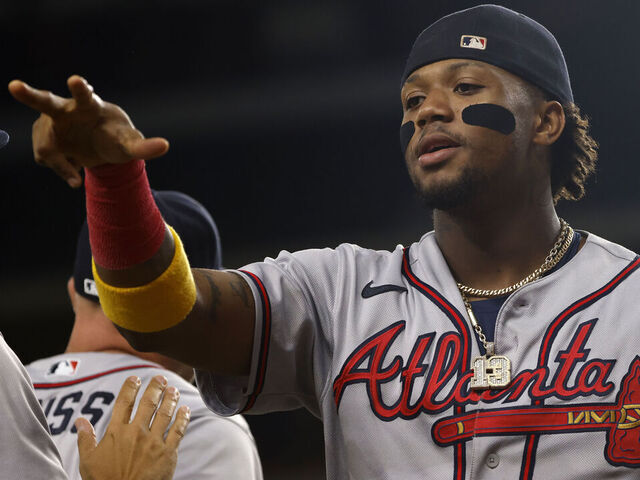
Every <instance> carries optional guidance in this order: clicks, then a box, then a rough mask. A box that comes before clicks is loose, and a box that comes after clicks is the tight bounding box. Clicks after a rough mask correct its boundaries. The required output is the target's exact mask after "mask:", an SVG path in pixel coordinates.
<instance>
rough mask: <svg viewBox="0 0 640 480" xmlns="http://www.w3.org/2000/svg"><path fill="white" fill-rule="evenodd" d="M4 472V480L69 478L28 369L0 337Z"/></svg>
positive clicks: (0, 449)
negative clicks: (10, 479) (7, 479)
mask: <svg viewBox="0 0 640 480" xmlns="http://www.w3.org/2000/svg"><path fill="white" fill-rule="evenodd" d="M0 374H1V375H2V385H0V405H2V408H1V409H0V415H1V416H2V419H1V425H2V428H0V471H1V472H2V477H3V478H15V479H18V478H19V479H21V480H42V479H45V478H46V479H47V480H62V479H65V480H66V479H67V475H66V474H65V472H64V470H63V468H62V462H61V460H60V455H59V453H58V451H57V450H56V447H55V445H54V443H53V440H52V439H51V437H50V435H49V427H48V426H47V421H46V419H45V416H44V413H43V412H42V408H41V407H40V404H39V403H38V400H37V399H36V396H35V394H34V392H33V388H32V386H31V380H30V379H29V376H28V375H27V372H26V370H25V369H24V367H23V366H22V364H21V363H20V361H19V360H18V358H17V357H16V355H15V354H14V353H13V351H12V350H11V349H10V348H9V346H8V345H7V344H6V342H5V341H4V339H3V338H2V336H1V335H0Z"/></svg>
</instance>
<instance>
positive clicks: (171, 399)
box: [75, 376, 190, 480]
mask: <svg viewBox="0 0 640 480" xmlns="http://www.w3.org/2000/svg"><path fill="white" fill-rule="evenodd" d="M166 382H167V380H166V379H165V378H164V377H162V376H156V377H154V378H153V379H152V380H151V382H150V383H149V386H148V387H147V389H146V390H145V392H144V394H143V395H142V398H141V399H140V403H139V405H138V410H137V412H136V416H135V418H134V419H133V420H132V421H131V422H130V418H131V412H132V411H133V405H134V403H135V400H136V396H137V394H138V390H139V389H140V379H139V378H137V377H129V378H128V379H127V380H126V381H125V383H124V385H123V386H122V389H121V390H120V393H119V394H118V398H117V399H116V403H115V406H114V408H113V415H112V417H111V421H110V422H109V426H108V427H107V431H106V433H105V435H104V437H103V439H102V440H101V441H100V443H99V444H97V445H96V434H95V431H94V430H93V427H92V426H91V423H90V422H89V421H88V420H86V419H85V418H78V419H77V420H76V422H75V425H76V428H77V429H78V450H79V453H80V475H81V476H82V479H83V480H168V479H171V478H173V473H174V471H175V469H176V461H177V458H178V453H177V451H178V445H179V444H180V440H181V439H182V437H183V436H184V433H185V431H186V428H187V425H188V423H189V415H190V412H189V408H188V407H186V406H182V407H180V408H179V409H178V413H177V414H176V419H175V422H173V425H171V428H170V429H169V432H168V434H167V435H166V438H165V432H166V431H167V427H169V424H170V423H171V419H172V417H173V413H174V411H175V409H176V404H177V402H178V396H179V394H178V390H177V389H176V388H175V387H167V386H166ZM163 393H164V396H163ZM154 414H155V417H154ZM152 418H153V422H152V421H151V419H152Z"/></svg>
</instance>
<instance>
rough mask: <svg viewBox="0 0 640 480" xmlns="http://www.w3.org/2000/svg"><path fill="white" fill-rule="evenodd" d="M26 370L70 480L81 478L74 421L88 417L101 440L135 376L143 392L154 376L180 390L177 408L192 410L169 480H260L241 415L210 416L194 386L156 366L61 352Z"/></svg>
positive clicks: (130, 357)
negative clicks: (129, 379) (119, 398)
mask: <svg viewBox="0 0 640 480" xmlns="http://www.w3.org/2000/svg"><path fill="white" fill-rule="evenodd" d="M27 371H28V372H29V374H30V375H31V378H32V380H33V384H34V388H35V392H36V396H37V397H38V400H39V401H40V403H41V405H42V408H43V409H44V412H45V415H46V417H47V421H48V422H49V428H50V430H51V434H52V436H53V440H54V442H55V443H56V445H57V447H58V449H59V450H60V455H61V456H62V463H63V465H64V468H65V470H66V471H67V473H68V475H69V478H70V479H71V480H80V479H81V477H80V474H79V472H78V464H79V458H78V448H77V434H76V429H75V427H74V425H73V424H74V421H75V419H76V418H78V417H79V416H83V417H85V418H87V419H88V420H89V421H90V422H91V423H92V424H93V425H94V428H95V430H96V436H97V438H98V440H100V439H101V438H102V437H103V435H104V433H105V431H106V428H107V425H108V423H109V420H110V419H111V412H112V408H113V406H114V402H115V398H116V397H117V396H118V392H119V391H120V388H121V387H122V384H123V382H124V380H125V379H126V378H127V377H129V376H131V375H137V376H138V377H140V379H141V380H142V386H141V387H140V388H141V392H142V391H144V389H145V388H146V386H147V384H148V383H149V381H150V380H151V378H153V377H154V376H155V375H159V374H162V375H164V376H165V377H167V379H168V381H169V385H173V386H175V387H176V388H178V390H179V391H180V400H179V403H178V404H179V405H188V406H189V407H190V408H191V421H190V423H189V426H188V427H187V432H186V435H185V436H184V438H183V440H182V442H181V443H180V447H179V449H178V463H177V466H176V472H175V476H174V479H176V480H187V479H189V480H205V479H206V480H213V479H216V480H223V479H225V480H227V479H230V478H233V479H243V480H245V479H246V480H261V479H262V469H261V466H260V460H259V458H258V453H257V449H256V446H255V442H254V440H253V436H252V435H251V432H250V431H249V427H248V425H247V423H246V421H245V420H244V419H243V418H242V417H241V416H234V417H226V418H225V417H221V416H218V415H216V414H214V413H213V412H211V411H210V410H209V409H207V407H206V406H205V404H204V403H203V401H202V399H201V398H200V395H199V393H198V391H197V389H196V388H195V387H194V386H193V385H191V384H190V383H188V382H187V381H186V380H184V379H183V378H182V377H180V376H178V375H177V374H175V373H173V372H171V371H169V370H166V369H165V368H163V367H162V366H160V365H158V364H156V363H153V362H149V361H146V360H143V359H141V358H139V357H136V356H133V355H128V354H119V353H65V354H62V355H56V356H54V357H49V358H45V359H41V360H37V361H35V362H33V363H31V364H29V365H28V366H27ZM138 398H140V396H139V397H138ZM136 408H137V405H136Z"/></svg>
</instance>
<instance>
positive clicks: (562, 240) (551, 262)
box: [458, 218, 574, 352]
mask: <svg viewBox="0 0 640 480" xmlns="http://www.w3.org/2000/svg"><path fill="white" fill-rule="evenodd" d="M560 225H561V226H562V228H561V229H560V234H559V235H558V239H557V240H556V242H555V243H554V244H553V247H551V250H550V251H549V254H548V255H547V257H546V258H545V259H544V263H543V264H542V265H540V266H539V267H538V268H536V269H535V271H534V272H533V273H531V274H529V275H527V276H526V277H525V278H523V279H522V280H520V281H519V282H518V283H515V284H513V285H511V286H510V287H505V288H499V289H496V290H481V289H479V288H473V287H467V286H466V285H463V284H461V283H458V288H459V289H460V295H461V296H462V301H463V302H464V306H465V308H466V310H467V313H468V314H469V320H470V321H471V326H472V327H473V330H474V331H475V332H476V335H478V340H480V343H482V346H483V347H484V349H485V351H486V352H489V351H490V350H491V351H493V345H492V343H491V342H487V337H486V335H485V334H484V332H483V331H482V327H481V326H480V324H479V323H478V321H477V320H476V317H475V315H474V314H473V309H472V308H471V303H470V302H469V298H468V297H467V295H472V296H474V297H498V296H501V295H506V294H507V293H511V292H514V291H516V290H518V289H519V288H520V287H523V286H524V285H526V284H528V283H531V282H533V281H534V280H537V279H538V278H540V277H541V276H542V275H543V274H544V273H545V272H548V271H549V270H551V269H552V268H553V267H555V266H556V265H557V264H558V262H559V261H560V260H562V258H563V257H564V255H565V253H567V250H569V246H570V245H571V242H572V241H573V236H574V231H573V228H571V227H570V226H569V224H568V223H567V222H565V221H564V220H563V219H562V218H561V219H560Z"/></svg>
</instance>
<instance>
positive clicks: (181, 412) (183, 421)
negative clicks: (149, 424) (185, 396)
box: [165, 405, 191, 450]
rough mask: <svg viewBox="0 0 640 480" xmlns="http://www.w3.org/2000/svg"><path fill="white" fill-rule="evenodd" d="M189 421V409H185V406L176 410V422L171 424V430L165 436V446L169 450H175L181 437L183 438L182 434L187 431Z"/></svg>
mask: <svg viewBox="0 0 640 480" xmlns="http://www.w3.org/2000/svg"><path fill="white" fill-rule="evenodd" d="M190 419H191V409H189V407H187V406H186V405H183V406H181V407H180V408H179V409H178V413H177V414H176V420H175V422H173V425H171V429H170V430H169V433H168V434H167V439H166V441H165V444H166V445H167V446H168V447H169V448H171V449H173V450H177V448H178V445H180V441H181V440H182V437H184V434H185V432H186V431H187V425H189V420H190Z"/></svg>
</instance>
